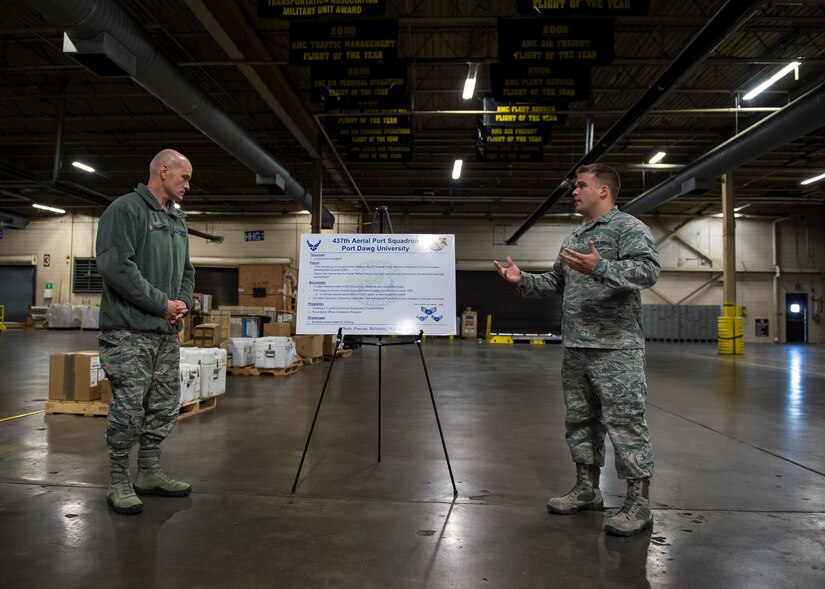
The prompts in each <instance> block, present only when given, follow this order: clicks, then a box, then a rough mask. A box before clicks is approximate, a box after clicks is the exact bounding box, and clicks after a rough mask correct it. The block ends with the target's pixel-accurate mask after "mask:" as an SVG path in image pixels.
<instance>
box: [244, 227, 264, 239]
mask: <svg viewBox="0 0 825 589" xmlns="http://www.w3.org/2000/svg"><path fill="white" fill-rule="evenodd" d="M243 240H244V241H263V240H264V230H263V229H256V230H254V231H244V232H243Z"/></svg>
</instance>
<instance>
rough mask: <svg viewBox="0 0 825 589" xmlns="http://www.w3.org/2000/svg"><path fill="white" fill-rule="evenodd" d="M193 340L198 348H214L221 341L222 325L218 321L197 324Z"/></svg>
mask: <svg viewBox="0 0 825 589" xmlns="http://www.w3.org/2000/svg"><path fill="white" fill-rule="evenodd" d="M192 341H193V342H194V344H195V347H196V348H214V347H217V345H218V344H220V343H221V326H220V324H218V323H201V324H200V325H196V326H195V331H194V335H193V337H192Z"/></svg>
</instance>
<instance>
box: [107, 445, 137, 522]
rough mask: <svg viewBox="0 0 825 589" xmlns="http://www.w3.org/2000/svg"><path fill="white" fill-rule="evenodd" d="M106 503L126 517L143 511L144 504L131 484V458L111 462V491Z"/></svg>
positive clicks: (108, 493) (111, 460)
mask: <svg viewBox="0 0 825 589" xmlns="http://www.w3.org/2000/svg"><path fill="white" fill-rule="evenodd" d="M106 502H107V503H108V504H109V506H111V508H112V509H114V510H115V511H116V512H117V513H122V514H126V515H130V514H134V513H140V512H141V511H143V503H142V502H141V500H140V499H138V496H137V495H135V490H134V489H133V488H132V483H130V482H129V457H128V456H127V457H126V458H125V459H119V460H114V459H110V460H109V490H108V492H107V493H106Z"/></svg>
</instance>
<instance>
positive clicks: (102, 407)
mask: <svg viewBox="0 0 825 589" xmlns="http://www.w3.org/2000/svg"><path fill="white" fill-rule="evenodd" d="M43 410H44V411H45V413H46V415H53V414H55V413H70V414H73V415H85V416H86V417H93V416H95V415H108V414H109V404H108V403H102V402H101V401H55V400H49V401H46V404H45V405H44V407H43Z"/></svg>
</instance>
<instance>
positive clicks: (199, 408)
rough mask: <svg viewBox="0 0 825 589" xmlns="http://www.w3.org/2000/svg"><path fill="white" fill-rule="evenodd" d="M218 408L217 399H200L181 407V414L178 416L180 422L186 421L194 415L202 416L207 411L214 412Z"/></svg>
mask: <svg viewBox="0 0 825 589" xmlns="http://www.w3.org/2000/svg"><path fill="white" fill-rule="evenodd" d="M217 406H218V398H217V397H209V398H208V399H198V400H197V401H192V402H191V403H187V404H186V405H181V408H180V413H179V414H178V421H180V420H181V419H186V418H188V417H192V416H194V415H200V414H201V413H204V412H206V411H212V410H213V409H215V407H217Z"/></svg>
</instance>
